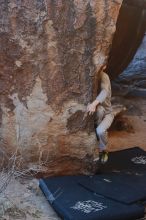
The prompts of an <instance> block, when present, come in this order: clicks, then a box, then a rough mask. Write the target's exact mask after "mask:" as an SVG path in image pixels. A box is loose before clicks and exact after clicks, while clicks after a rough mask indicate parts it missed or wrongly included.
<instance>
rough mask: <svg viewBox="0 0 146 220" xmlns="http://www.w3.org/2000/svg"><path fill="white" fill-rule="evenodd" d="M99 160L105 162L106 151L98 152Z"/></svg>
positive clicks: (106, 159) (106, 158) (106, 157)
mask: <svg viewBox="0 0 146 220" xmlns="http://www.w3.org/2000/svg"><path fill="white" fill-rule="evenodd" d="M99 161H100V163H101V164H105V163H106V162H107V161H108V152H107V151H101V152H99Z"/></svg>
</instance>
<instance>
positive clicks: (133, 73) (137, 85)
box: [115, 33, 146, 94]
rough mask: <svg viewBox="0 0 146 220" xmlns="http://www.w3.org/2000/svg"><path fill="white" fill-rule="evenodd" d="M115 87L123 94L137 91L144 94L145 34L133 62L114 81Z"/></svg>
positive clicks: (145, 88)
mask: <svg viewBox="0 0 146 220" xmlns="http://www.w3.org/2000/svg"><path fill="white" fill-rule="evenodd" d="M116 82H117V84H116V85H115V86H117V87H118V89H119V88H120V89H121V93H123V94H124V92H123V91H125V93H128V92H132V91H133V90H135V89H136V90H137V91H138V89H139V91H145V94H146V33H145V35H144V38H143V41H142V43H141V45H140V47H139V48H138V50H137V52H136V54H135V56H134V58H133V60H132V61H131V63H130V64H129V66H128V67H127V68H126V70H125V71H124V72H123V73H122V74H121V75H120V76H119V77H118V78H117V79H116Z"/></svg>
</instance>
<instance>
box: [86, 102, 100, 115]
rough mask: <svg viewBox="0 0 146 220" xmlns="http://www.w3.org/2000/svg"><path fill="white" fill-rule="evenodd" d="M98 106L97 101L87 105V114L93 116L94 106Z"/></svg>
mask: <svg viewBox="0 0 146 220" xmlns="http://www.w3.org/2000/svg"><path fill="white" fill-rule="evenodd" d="M98 104H99V102H98V100H95V101H94V102H92V103H91V104H88V106H87V112H88V113H89V115H91V114H93V113H94V112H95V111H96V106H97V105H98Z"/></svg>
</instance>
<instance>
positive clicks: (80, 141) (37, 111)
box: [0, 0, 122, 175]
mask: <svg viewBox="0 0 146 220" xmlns="http://www.w3.org/2000/svg"><path fill="white" fill-rule="evenodd" d="M121 3H122V0H111V1H107V0H99V1H96V0H67V1H63V0H53V1H52V0H39V1H38V0H37V1H35V0H31V1H28V0H24V1H16V0H12V1H5V0H0V5H1V7H0V14H1V16H0V98H1V109H0V125H1V127H0V137H1V146H2V145H4V146H5V147H6V148H5V149H8V151H10V150H15V149H17V150H18V151H19V152H20V153H21V156H22V159H23V161H24V163H25V164H26V163H27V165H28V167H32V166H35V165H38V164H39V165H40V164H41V165H42V164H43V165H45V167H47V173H48V174H50V175H54V174H68V173H77V172H80V173H81V172H87V171H88V167H89V165H91V168H92V159H93V157H94V151H95V148H96V144H97V143H96V137H95V133H94V129H93V119H92V118H91V119H90V120H89V122H88V120H87V119H85V121H83V116H84V112H85V109H86V105H87V104H88V103H89V102H91V101H92V99H93V98H94V97H95V95H96V83H97V78H98V71H99V69H100V67H101V65H102V64H103V62H104V61H105V59H106V57H107V55H108V52H109V47H110V45H111V42H112V37H113V34H114V32H115V28H116V26H115V25H116V21H117V16H118V13H119V9H120V6H121ZM79 170H80V171H79Z"/></svg>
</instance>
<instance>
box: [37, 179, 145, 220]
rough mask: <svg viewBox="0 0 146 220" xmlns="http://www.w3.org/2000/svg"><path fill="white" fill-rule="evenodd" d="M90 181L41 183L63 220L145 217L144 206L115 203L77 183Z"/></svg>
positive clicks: (47, 181) (62, 180)
mask: <svg viewBox="0 0 146 220" xmlns="http://www.w3.org/2000/svg"><path fill="white" fill-rule="evenodd" d="M87 179H88V177H86V176H68V177H67V176H66V177H53V178H46V179H41V180H40V182H39V184H40V188H41V190H42V191H43V193H44V195H45V196H46V198H47V200H48V201H49V203H50V204H51V205H52V206H53V208H54V209H55V210H56V212H57V213H58V214H59V215H60V216H61V217H62V218H63V219H64V220H97V219H98V220H107V219H108V220H134V219H137V218H141V217H143V216H144V207H143V206H140V205H136V204H132V205H126V204H122V203H120V202H115V201H113V200H110V199H108V198H105V197H104V196H101V195H98V194H94V193H92V192H90V191H89V190H87V189H85V188H84V187H82V186H80V185H79V184H78V183H77V182H80V181H86V180H87ZM111 190H112V189H111Z"/></svg>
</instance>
